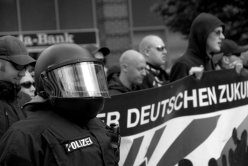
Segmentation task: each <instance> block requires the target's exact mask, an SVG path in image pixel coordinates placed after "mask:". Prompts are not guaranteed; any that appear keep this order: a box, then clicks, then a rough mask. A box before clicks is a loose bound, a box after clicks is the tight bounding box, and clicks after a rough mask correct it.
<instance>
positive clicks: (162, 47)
mask: <svg viewBox="0 0 248 166" xmlns="http://www.w3.org/2000/svg"><path fill="white" fill-rule="evenodd" d="M154 48H156V50H157V51H159V52H163V51H164V50H165V49H166V47H165V46H155V47H154Z"/></svg>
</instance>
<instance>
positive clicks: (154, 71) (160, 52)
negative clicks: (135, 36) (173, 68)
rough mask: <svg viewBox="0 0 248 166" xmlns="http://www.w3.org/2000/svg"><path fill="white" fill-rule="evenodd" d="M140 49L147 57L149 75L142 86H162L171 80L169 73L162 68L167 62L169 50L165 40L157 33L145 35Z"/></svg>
mask: <svg viewBox="0 0 248 166" xmlns="http://www.w3.org/2000/svg"><path fill="white" fill-rule="evenodd" d="M139 51H140V53H142V54H143V55H144V57H145V59H146V71H147V75H146V77H145V78H144V81H143V84H142V87H143V88H153V87H160V86H162V85H164V84H166V83H167V82H168V81H169V75H168V74H167V73H166V72H165V70H163V69H162V66H163V65H164V64H165V62H166V55H167V50H166V47H165V44H164V42H163V40H162V39H161V38H160V37H158V36H156V35H148V36H145V37H144V38H143V39H142V40H141V42H140V44H139Z"/></svg>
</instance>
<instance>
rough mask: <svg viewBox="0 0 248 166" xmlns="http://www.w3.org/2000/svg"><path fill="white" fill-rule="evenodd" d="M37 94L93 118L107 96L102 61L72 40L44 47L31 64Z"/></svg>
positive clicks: (63, 108)
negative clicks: (34, 63) (33, 70)
mask: <svg viewBox="0 0 248 166" xmlns="http://www.w3.org/2000/svg"><path fill="white" fill-rule="evenodd" d="M35 82H36V89H37V94H38V95H40V96H42V97H44V98H47V99H49V100H50V102H51V104H52V105H53V106H54V107H56V108H60V109H59V110H61V109H62V110H66V111H68V110H74V111H80V113H81V115H83V116H84V117H82V118H84V119H89V118H93V117H95V116H96V115H97V113H98V112H99V111H100V110H101V109H102V108H103V104H104V98H106V97H109V93H108V88H107V83H106V78H105V74H104V68H103V64H102V63H101V62H100V61H98V60H96V59H95V58H93V57H92V55H90V53H89V52H88V51H87V50H86V49H84V48H82V47H80V46H78V45H76V44H57V45H53V46H50V47H48V48H47V49H45V50H44V51H43V52H42V53H41V54H40V56H39V58H38V60H37V62H36V66H35Z"/></svg>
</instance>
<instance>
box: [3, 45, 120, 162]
mask: <svg viewBox="0 0 248 166" xmlns="http://www.w3.org/2000/svg"><path fill="white" fill-rule="evenodd" d="M35 82H36V88H37V94H38V95H37V96H36V97H35V98H34V99H33V100H32V101H31V102H29V103H27V104H26V105H25V106H24V109H25V110H26V111H27V112H28V118H27V119H25V120H22V121H19V122H17V123H15V124H14V125H13V126H12V127H11V128H10V129H9V130H8V132H7V133H6V134H5V135H4V136H3V138H2V140H1V142H0V165H5V166H12V165H13V166H14V165H15V166H20V165H22V166H23V165H25V166H31V165H32V166H41V165H46V166H49V165H64V166H79V165H90V166H94V165H97V166H111V165H118V161H119V144H120V136H119V130H118V128H116V126H111V127H108V126H106V125H105V124H104V123H103V122H102V121H101V120H99V119H98V118H96V115H97V113H98V112H99V111H101V109H102V108H103V105H104V99H105V98H108V97H109V94H108V89H107V84H106V80H105V74H104V68H103V64H102V62H100V61H97V60H96V59H94V58H92V55H90V53H89V52H88V51H87V50H86V49H84V48H81V47H80V46H78V45H76V44H58V45H53V46H50V47H48V48H47V49H45V50H44V51H43V52H42V53H41V55H40V56H39V58H38V60H37V63H36V66H35Z"/></svg>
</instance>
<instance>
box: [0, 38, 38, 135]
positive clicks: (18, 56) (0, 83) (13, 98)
mask: <svg viewBox="0 0 248 166" xmlns="http://www.w3.org/2000/svg"><path fill="white" fill-rule="evenodd" d="M32 63H35V60H34V59H33V58H32V57H30V56H29V55H28V52H27V49H26V47H25V45H24V43H23V42H21V41H20V40H19V39H18V38H16V37H13V36H2V37H0V138H1V137H2V135H3V134H4V133H5V132H6V130H7V129H8V128H9V127H10V126H11V125H12V124H13V123H14V122H16V121H18V120H20V119H23V118H25V114H24V112H22V110H21V107H20V106H21V103H20V101H21V100H22V101H23V99H21V97H25V96H23V94H19V91H20V89H21V88H20V79H21V78H22V77H23V76H24V74H25V68H26V66H27V65H29V64H32Z"/></svg>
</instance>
